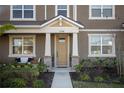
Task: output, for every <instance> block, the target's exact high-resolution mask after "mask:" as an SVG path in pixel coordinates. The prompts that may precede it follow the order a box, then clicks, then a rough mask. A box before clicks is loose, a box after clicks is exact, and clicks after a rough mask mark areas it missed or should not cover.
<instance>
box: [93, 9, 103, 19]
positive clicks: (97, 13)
mask: <svg viewBox="0 0 124 93" xmlns="http://www.w3.org/2000/svg"><path fill="white" fill-rule="evenodd" d="M92 17H101V9H92Z"/></svg>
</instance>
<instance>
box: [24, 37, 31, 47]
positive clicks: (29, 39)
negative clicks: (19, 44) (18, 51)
mask: <svg viewBox="0 0 124 93" xmlns="http://www.w3.org/2000/svg"><path fill="white" fill-rule="evenodd" d="M24 45H31V46H33V39H32V38H31V37H25V38H24Z"/></svg>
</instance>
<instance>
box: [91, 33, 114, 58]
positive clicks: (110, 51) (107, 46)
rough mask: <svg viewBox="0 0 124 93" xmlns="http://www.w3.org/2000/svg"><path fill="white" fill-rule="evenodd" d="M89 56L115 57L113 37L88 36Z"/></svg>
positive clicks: (102, 35)
mask: <svg viewBox="0 0 124 93" xmlns="http://www.w3.org/2000/svg"><path fill="white" fill-rule="evenodd" d="M89 56H94V57H100V56H106V57H108V56H115V35H113V34H89Z"/></svg>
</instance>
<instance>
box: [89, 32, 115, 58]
mask: <svg viewBox="0 0 124 93" xmlns="http://www.w3.org/2000/svg"><path fill="white" fill-rule="evenodd" d="M96 35H98V36H100V38H101V40H102V36H113V38H112V54H91V43H90V42H91V41H90V40H91V36H96ZM115 36H116V35H115V34H88V44H89V45H88V50H89V52H88V57H116V53H115ZM100 46H101V47H102V43H101V45H100ZM100 51H102V48H101V50H100ZM101 53H102V52H101Z"/></svg>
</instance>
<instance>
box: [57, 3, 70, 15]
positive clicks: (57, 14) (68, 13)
mask: <svg viewBox="0 0 124 93" xmlns="http://www.w3.org/2000/svg"><path fill="white" fill-rule="evenodd" d="M64 10H65V9H64ZM57 15H58V5H56V6H55V16H57ZM69 16H70V15H69V5H67V17H69Z"/></svg>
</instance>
